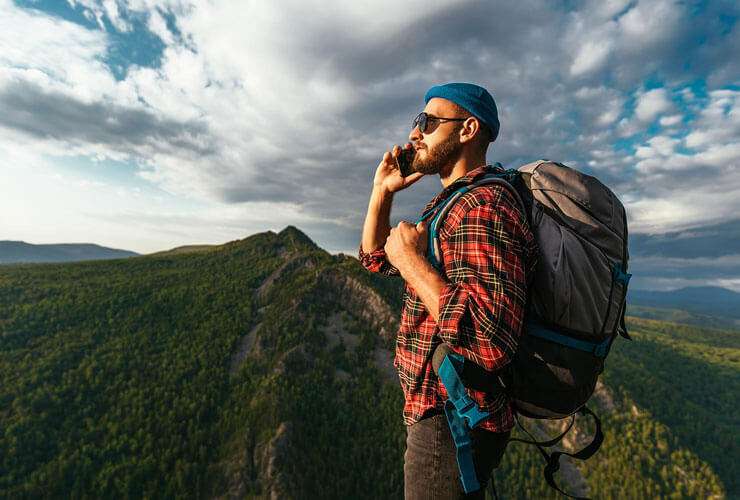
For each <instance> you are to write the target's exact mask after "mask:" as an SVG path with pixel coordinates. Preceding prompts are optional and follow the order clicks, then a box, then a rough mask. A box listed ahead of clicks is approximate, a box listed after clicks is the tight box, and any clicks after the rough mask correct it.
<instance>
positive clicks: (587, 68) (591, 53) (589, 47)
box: [570, 40, 611, 76]
mask: <svg viewBox="0 0 740 500" xmlns="http://www.w3.org/2000/svg"><path fill="white" fill-rule="evenodd" d="M610 51H611V43H610V42H609V40H599V41H588V42H585V43H584V44H583V45H582V46H581V48H580V49H579V50H578V53H577V54H576V57H575V60H574V61H573V64H571V66H570V74H571V75H574V76H579V75H582V74H584V73H589V72H591V71H596V70H598V69H601V67H602V66H603V65H604V64H605V63H606V59H607V56H608V55H609V52H610Z"/></svg>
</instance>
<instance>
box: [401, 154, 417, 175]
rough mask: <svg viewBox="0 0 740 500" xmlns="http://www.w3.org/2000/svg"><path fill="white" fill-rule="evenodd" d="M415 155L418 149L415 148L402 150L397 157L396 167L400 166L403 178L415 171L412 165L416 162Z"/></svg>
mask: <svg viewBox="0 0 740 500" xmlns="http://www.w3.org/2000/svg"><path fill="white" fill-rule="evenodd" d="M415 154H416V149H414V148H409V149H402V150H401V153H400V154H399V155H398V156H397V157H396V165H398V170H400V171H401V177H407V176H408V175H410V174H411V173H412V172H413V171H414V169H413V168H412V167H411V165H412V163H413V162H414V155H415Z"/></svg>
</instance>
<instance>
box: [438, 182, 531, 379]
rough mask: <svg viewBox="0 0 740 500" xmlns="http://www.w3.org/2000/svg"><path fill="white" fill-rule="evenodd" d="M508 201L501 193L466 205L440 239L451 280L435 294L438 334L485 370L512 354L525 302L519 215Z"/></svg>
mask: <svg viewBox="0 0 740 500" xmlns="http://www.w3.org/2000/svg"><path fill="white" fill-rule="evenodd" d="M512 202H513V198H511V197H509V196H505V195H504V196H501V197H499V199H498V202H497V203H495V204H493V203H485V204H480V205H477V206H474V207H472V208H470V209H468V210H467V211H466V212H464V214H462V215H461V216H460V217H459V220H460V222H459V224H458V225H457V227H456V228H455V229H454V230H453V232H452V233H451V234H450V237H449V238H447V240H446V241H442V242H441V250H442V254H443V258H444V267H445V273H446V274H447V278H448V280H449V281H448V283H447V284H446V285H445V286H444V288H443V289H442V292H441V294H440V297H439V311H440V314H439V321H438V326H439V336H440V338H441V339H442V340H443V341H444V342H447V343H448V344H450V345H451V346H452V347H453V349H454V350H455V351H456V352H458V353H459V354H461V355H463V356H465V357H466V358H468V359H470V360H471V361H473V362H475V363H477V364H478V365H480V366H481V367H483V368H485V369H486V370H489V371H494V370H497V369H500V368H502V367H503V366H504V365H505V364H506V363H508V362H509V361H510V360H511V358H512V356H513V355H514V353H515V352H516V347H517V344H518V338H519V335H520V333H521V328H522V323H523V316H524V308H525V305H526V269H527V267H526V265H527V264H526V262H525V258H526V255H525V248H523V245H522V238H521V235H522V228H521V220H520V219H518V217H520V216H521V214H520V212H519V211H518V210H515V209H514V207H513V205H512ZM530 234H531V233H530Z"/></svg>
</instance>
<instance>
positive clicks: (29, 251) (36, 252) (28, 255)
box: [0, 240, 139, 264]
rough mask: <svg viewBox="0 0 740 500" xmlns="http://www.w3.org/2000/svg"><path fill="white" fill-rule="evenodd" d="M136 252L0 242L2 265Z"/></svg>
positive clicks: (113, 256) (84, 245)
mask: <svg viewBox="0 0 740 500" xmlns="http://www.w3.org/2000/svg"><path fill="white" fill-rule="evenodd" d="M136 255H139V254H137V253H136V252H130V251H128V250H118V249H115V248H107V247H101V246H100V245H95V244H92V243H58V244H51V245H33V244H31V243H26V242H24V241H7V240H6V241H0V264H10V263H16V262H74V261H81V260H104V259H121V258H124V257H134V256H136Z"/></svg>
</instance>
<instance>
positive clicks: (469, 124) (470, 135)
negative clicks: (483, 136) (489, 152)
mask: <svg viewBox="0 0 740 500" xmlns="http://www.w3.org/2000/svg"><path fill="white" fill-rule="evenodd" d="M462 124H463V125H462V127H461V128H460V142H461V143H466V142H470V141H472V140H473V139H475V137H476V135H478V131H479V130H480V123H479V122H478V118H476V117H474V116H470V117H468V118H467V119H466V120H465V121H464V122H462Z"/></svg>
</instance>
